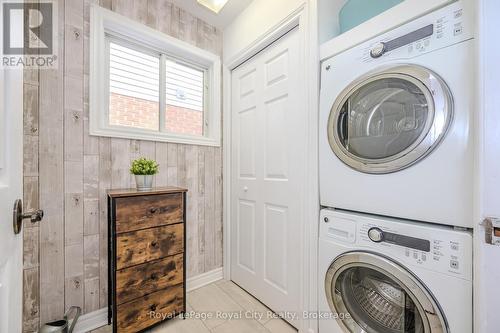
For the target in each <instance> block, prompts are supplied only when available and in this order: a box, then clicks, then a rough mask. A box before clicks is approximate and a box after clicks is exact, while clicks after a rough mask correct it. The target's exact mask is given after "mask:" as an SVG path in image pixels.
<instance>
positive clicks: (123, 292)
mask: <svg viewBox="0 0 500 333" xmlns="http://www.w3.org/2000/svg"><path fill="white" fill-rule="evenodd" d="M183 280H184V255H183V254H178V255H175V256H172V257H167V258H165V259H161V260H158V261H155V262H151V263H146V264H142V265H137V266H134V267H130V268H126V269H122V270H120V271H118V272H116V304H122V303H125V302H128V301H131V300H133V299H136V298H139V297H142V296H144V295H147V294H150V293H152V292H155V291H157V290H160V289H165V288H167V287H171V286H174V285H177V284H179V283H182V282H183Z"/></svg>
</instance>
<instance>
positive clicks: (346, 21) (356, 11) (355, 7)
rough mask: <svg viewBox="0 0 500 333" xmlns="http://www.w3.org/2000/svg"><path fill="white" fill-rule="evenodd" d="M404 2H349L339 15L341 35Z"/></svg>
mask: <svg viewBox="0 0 500 333" xmlns="http://www.w3.org/2000/svg"><path fill="white" fill-rule="evenodd" d="M403 1H404V0H349V1H347V3H346V4H345V5H344V7H342V9H341V10H340V13H339V20H340V33H343V32H346V31H347V30H351V29H352V28H354V27H356V26H358V25H360V24H361V23H363V22H365V21H368V20H369V19H371V18H372V17H374V16H377V15H378V14H380V13H383V12H385V11H386V10H388V9H389V8H392V7H394V6H396V5H397V4H400V3H401V2H403Z"/></svg>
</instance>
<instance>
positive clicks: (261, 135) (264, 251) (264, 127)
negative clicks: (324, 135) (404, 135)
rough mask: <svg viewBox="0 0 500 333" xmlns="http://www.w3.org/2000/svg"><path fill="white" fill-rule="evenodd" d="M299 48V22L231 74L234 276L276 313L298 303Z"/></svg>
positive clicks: (294, 307)
mask: <svg viewBox="0 0 500 333" xmlns="http://www.w3.org/2000/svg"><path fill="white" fill-rule="evenodd" d="M298 54H299V38H298V31H297V29H296V30H294V31H291V32H289V33H288V34H287V35H285V36H283V37H282V38H280V39H279V40H278V41H276V42H275V43H273V44H272V45H271V46H269V47H268V48H266V49H265V50H263V51H262V52H260V53H259V54H257V55H256V56H255V57H253V58H252V59H250V60H248V61H247V62H245V63H244V64H243V65H242V66H240V67H238V68H237V69H236V70H234V71H233V73H232V124H231V125H232V147H231V149H232V161H231V169H232V172H231V174H232V179H231V193H232V198H231V212H232V213H231V223H232V224H231V226H232V228H231V240H232V242H231V244H232V245H231V251H232V259H231V278H232V279H233V280H234V281H235V282H236V283H237V284H239V285H240V286H242V287H243V288H244V289H246V290H247V291H249V292H250V293H251V294H253V295H254V296H255V297H256V298H258V299H259V300H260V301H262V302H263V303H264V304H266V305H267V306H268V307H270V308H271V309H272V310H274V311H277V312H280V311H290V312H292V311H298V309H299V306H298V304H299V294H298V291H299V290H300V287H299V274H300V272H299V265H298V264H297V259H298V258H299V257H300V253H299V244H300V214H301V211H302V210H301V206H300V204H301V184H302V183H301V180H302V179H304V176H305V174H304V170H305V167H304V164H305V161H304V159H303V156H304V153H305V124H306V121H305V117H306V113H305V112H303V110H304V108H301V107H300V103H301V101H302V99H301V97H300V92H301V89H300V82H299V75H298V71H297V68H299V56H298ZM302 90H303V89H302ZM291 323H292V324H296V323H294V322H293V321H292V322H291Z"/></svg>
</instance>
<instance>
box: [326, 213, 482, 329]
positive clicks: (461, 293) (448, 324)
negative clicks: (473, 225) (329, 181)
mask: <svg viewBox="0 0 500 333" xmlns="http://www.w3.org/2000/svg"><path fill="white" fill-rule="evenodd" d="M320 224H321V226H320V248H319V282H318V283H319V285H318V300H319V310H320V315H321V316H320V317H321V319H320V320H319V333H361V332H367V333H401V332H405V333H450V332H451V333H471V332H472V316H473V315H472V234H471V233H470V232H467V231H458V230H454V229H453V228H452V227H448V226H436V225H432V224H429V223H416V222H408V221H404V220H397V219H392V218H380V217H374V216H371V215H364V214H359V213H346V212H342V211H335V210H329V209H324V210H322V212H321V221H320Z"/></svg>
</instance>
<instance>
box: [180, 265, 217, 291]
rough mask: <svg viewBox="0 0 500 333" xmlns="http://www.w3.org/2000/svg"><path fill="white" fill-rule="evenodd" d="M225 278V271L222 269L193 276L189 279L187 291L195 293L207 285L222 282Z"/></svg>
mask: <svg viewBox="0 0 500 333" xmlns="http://www.w3.org/2000/svg"><path fill="white" fill-rule="evenodd" d="M223 278H224V270H223V269H222V267H219V268H216V269H214V270H211V271H209V272H206V273H202V274H200V275H197V276H193V277H191V278H188V279H187V282H186V284H187V291H188V292H189V291H193V290H195V289H198V288H201V287H203V286H206V285H207V284H210V283H213V282H215V281H219V280H222V279H223Z"/></svg>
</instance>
